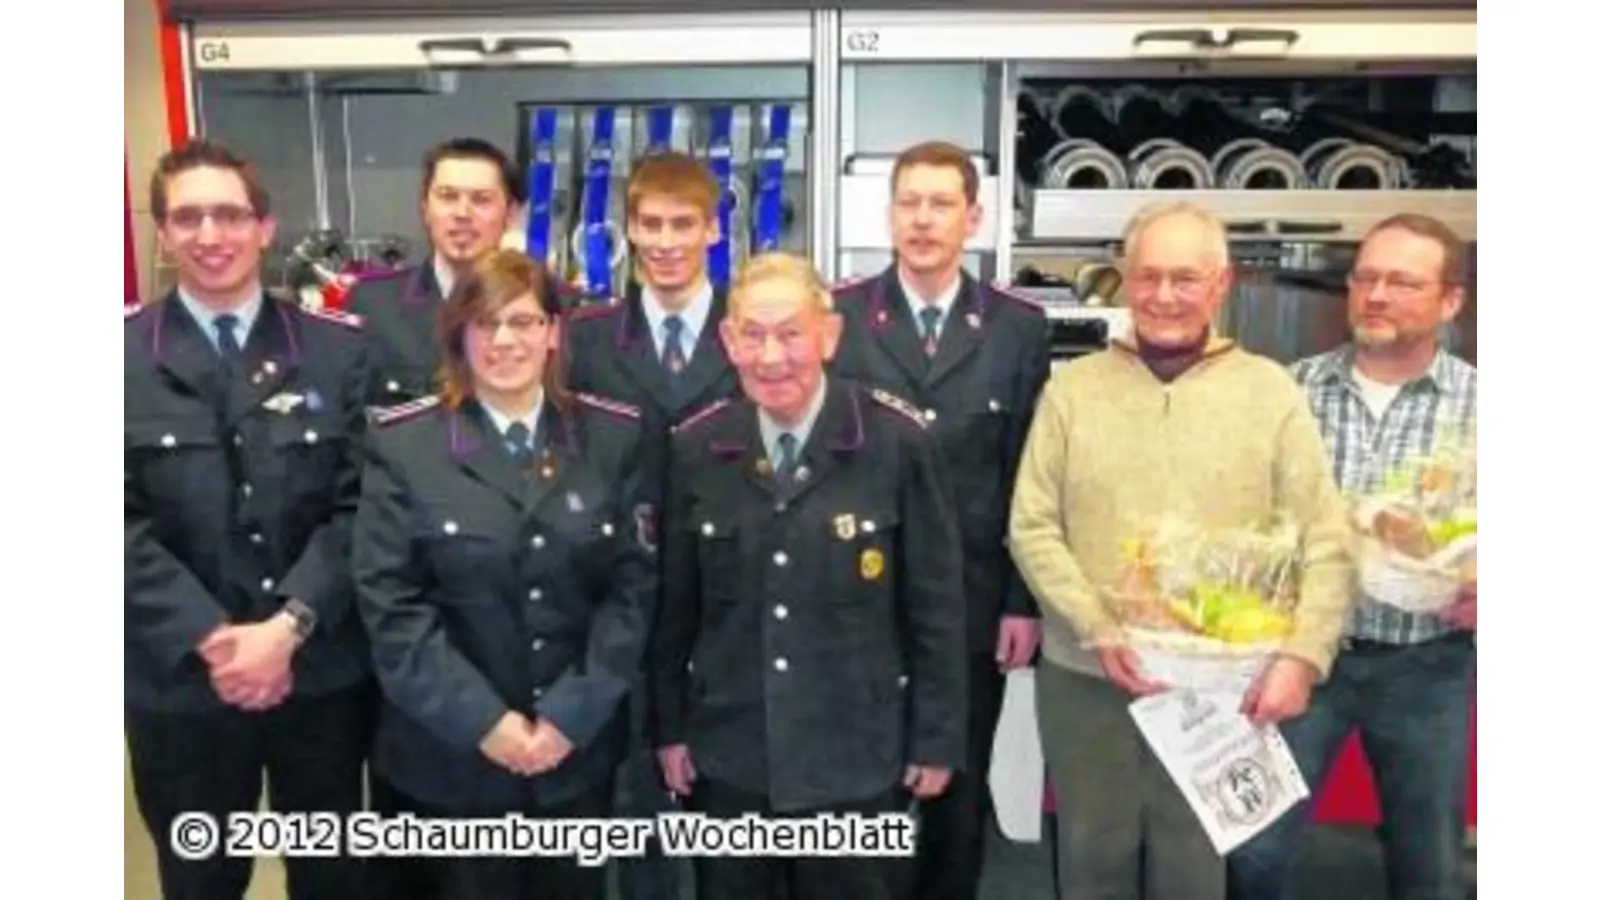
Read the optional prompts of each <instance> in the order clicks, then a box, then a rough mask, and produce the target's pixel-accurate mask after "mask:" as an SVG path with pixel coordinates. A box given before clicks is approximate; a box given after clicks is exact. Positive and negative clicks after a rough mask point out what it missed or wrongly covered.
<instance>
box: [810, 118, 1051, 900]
mask: <svg viewBox="0 0 1600 900" xmlns="http://www.w3.org/2000/svg"><path fill="white" fill-rule="evenodd" d="M891 184H892V191H893V194H892V197H893V200H892V202H893V207H892V209H891V210H890V212H889V217H890V225H891V231H892V233H893V237H894V246H895V262H894V264H893V265H891V266H890V267H889V268H888V269H886V270H885V271H883V272H880V273H879V274H877V275H875V276H872V277H870V278H866V279H862V280H859V281H855V282H852V283H849V284H846V285H842V286H839V287H836V288H835V290H834V297H835V300H834V303H835V308H836V309H837V310H838V311H839V313H840V314H841V315H842V316H843V317H844V321H845V328H844V338H843V340H842V341H841V343H840V347H839V353H838V355H837V356H836V357H835V358H834V361H833V364H832V366H831V368H830V371H832V372H833V373H835V374H837V375H838V376H840V377H841V378H851V379H856V380H859V381H862V382H865V383H867V384H870V385H873V386H875V387H881V388H884V389H886V390H888V391H889V392H891V393H894V394H898V395H899V396H901V397H904V398H905V399H906V400H908V401H910V402H911V403H912V404H914V405H915V406H917V407H918V409H919V410H921V415H922V417H923V419H924V420H925V421H926V422H927V423H928V427H929V431H930V432H931V433H932V435H933V438H934V441H935V443H936V444H937V445H938V448H939V451H940V453H941V456H942V459H943V462H944V464H945V474H946V481H947V483H948V484H949V486H950V489H951V491H952V496H953V499H954V503H955V515H956V521H957V522H958V523H959V526H960V531H961V545H962V556H963V558H962V571H963V573H964V585H963V589H964V594H965V598H966V608H967V655H966V660H965V662H964V663H963V669H964V671H965V672H966V673H967V680H968V685H969V696H970V704H969V707H968V709H969V716H970V723H969V725H968V729H967V739H968V741H969V747H968V751H967V754H966V757H965V759H964V765H963V766H962V767H961V768H962V771H961V772H960V773H958V774H957V775H956V776H955V779H954V781H953V782H952V783H951V785H950V790H949V791H948V792H946V793H945V794H944V796H942V797H940V798H939V799H937V800H935V801H933V802H932V803H930V804H928V806H927V808H926V809H925V810H924V815H923V820H922V831H921V834H920V846H919V849H918V858H917V864H916V867H915V874H914V882H915V883H914V886H913V887H912V888H911V894H910V896H912V897H915V898H917V900H944V898H948V900H976V897H977V895H978V881H979V876H980V875H981V873H982V869H983V834H984V831H985V829H986V824H985V823H986V821H987V817H988V813H989V810H990V807H991V803H990V800H989V787H988V779H989V759H990V755H991V751H992V750H993V747H994V732H995V725H996V723H997V722H998V721H999V718H1000V701H1001V698H1002V696H1003V694H1004V691H1005V673H1006V672H1008V671H1010V670H1012V669H1016V668H1019V667H1024V666H1028V665H1031V664H1032V661H1033V656H1034V653H1035V651H1036V650H1037V649H1038V645H1039V619H1038V616H1039V611H1038V606H1037V604H1036V603H1035V602H1034V600H1033V598H1032V597H1031V596H1030V595H1029V593H1028V591H1027V589H1026V588H1025V587H1024V586H1023V583H1022V581H1021V579H1020V578H1018V576H1017V573H1016V568H1015V566H1014V565H1013V564H1012V562H1011V557H1010V555H1009V554H1008V553H1007V552H1006V547H1005V532H1006V521H1007V515H1008V510H1009V509H1010V503H1011V489H1012V485H1013V484H1014V483H1015V480H1016V472H1017V463H1018V460H1020V459H1021V456H1022V447H1023V443H1024V440H1025V439H1026V437H1027V433H1028V425H1029V423H1030V422H1031V421H1032V417H1033V408H1034V404H1035V402H1036V401H1037V399H1038V396H1039V392H1040V391H1041V390H1043V388H1044V383H1045V380H1046V379H1047V378H1048V377H1049V374H1050V344H1049V328H1048V325H1047V322H1046V320H1045V316H1044V313H1043V312H1042V311H1041V310H1040V309H1039V308H1038V307H1036V306H1034V305H1033V304H1032V303H1030V302H1028V301H1026V300H1023V299H1021V298H1018V297H1016V296H1014V295H1012V294H1008V293H1006V292H1005V291H1002V290H999V289H997V288H994V287H991V286H989V285H986V284H983V283H980V282H978V281H977V280H975V279H973V278H972V277H971V276H970V275H968V274H967V273H966V272H965V271H963V269H962V267H961V256H962V252H963V249H964V245H965V242H966V241H967V240H968V239H970V238H971V237H972V235H973V234H975V233H976V232H977V229H978V225H979V222H980V221H981V219H982V216H983V210H982V208H981V207H979V206H978V203H977V196H978V173H977V170H976V168H975V167H974V166H973V164H972V161H971V159H970V158H969V156H968V154H967V153H966V152H965V151H963V150H961V149H960V148H958V147H955V146H953V145H950V144H944V143H928V144H920V145H917V146H914V147H911V148H909V149H907V150H905V151H904V152H903V153H901V154H900V156H899V158H898V159H897V160H896V161H895V165H894V169H893V171H892V175H891Z"/></svg>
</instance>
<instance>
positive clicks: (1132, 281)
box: [1128, 269, 1212, 300]
mask: <svg viewBox="0 0 1600 900" xmlns="http://www.w3.org/2000/svg"><path fill="white" fill-rule="evenodd" d="M1211 280H1212V276H1211V273H1209V272H1203V271H1199V270H1195V269H1178V270H1176V271H1172V272H1163V271H1160V270H1157V269H1139V270H1138V271H1136V272H1134V273H1133V275H1132V277H1130V278H1129V279H1128V288H1129V290H1130V291H1132V292H1133V293H1135V294H1139V295H1142V296H1149V295H1152V294H1156V293H1159V292H1160V291H1161V284H1162V283H1163V282H1169V283H1171V285H1172V293H1173V295H1174V296H1176V297H1178V298H1179V299H1181V300H1196V299H1199V298H1200V297H1202V296H1204V295H1205V292H1206V288H1208V287H1209V286H1210V284H1211Z"/></svg>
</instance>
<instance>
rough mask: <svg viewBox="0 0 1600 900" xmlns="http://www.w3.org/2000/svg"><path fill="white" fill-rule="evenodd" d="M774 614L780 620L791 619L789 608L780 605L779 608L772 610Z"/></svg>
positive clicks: (775, 607)
mask: <svg viewBox="0 0 1600 900" xmlns="http://www.w3.org/2000/svg"><path fill="white" fill-rule="evenodd" d="M772 614H773V615H774V616H777V617H778V618H780V619H787V618H789V607H787V606H784V605H783V604H782V603H779V604H778V605H777V606H774V607H773V608H772Z"/></svg>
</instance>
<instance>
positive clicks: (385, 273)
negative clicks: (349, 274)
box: [356, 266, 417, 284]
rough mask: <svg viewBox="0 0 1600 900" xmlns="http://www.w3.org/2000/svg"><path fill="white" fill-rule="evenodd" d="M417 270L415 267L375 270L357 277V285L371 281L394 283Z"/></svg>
mask: <svg viewBox="0 0 1600 900" xmlns="http://www.w3.org/2000/svg"><path fill="white" fill-rule="evenodd" d="M416 270H417V269H416V267H415V266H401V267H400V268H398V269H373V270H372V271H370V272H363V273H361V274H360V275H359V276H357V278H356V284H366V283H367V282H369V281H393V280H394V279H396V278H404V277H406V276H408V275H410V274H411V273H413V272H415V271H416Z"/></svg>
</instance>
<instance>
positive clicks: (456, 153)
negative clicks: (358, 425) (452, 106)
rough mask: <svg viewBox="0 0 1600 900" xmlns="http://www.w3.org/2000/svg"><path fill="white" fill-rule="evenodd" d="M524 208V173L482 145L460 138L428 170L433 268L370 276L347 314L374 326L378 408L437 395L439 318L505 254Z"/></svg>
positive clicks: (429, 264) (426, 207)
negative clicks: (476, 268) (459, 291)
mask: <svg viewBox="0 0 1600 900" xmlns="http://www.w3.org/2000/svg"><path fill="white" fill-rule="evenodd" d="M522 202H523V188H522V179H521V177H520V176H519V175H518V174H517V167H516V165H515V164H514V163H512V161H511V159H510V158H509V157H508V156H506V154H505V153H504V152H502V151H501V150H500V148H498V147H496V146H495V145H493V144H491V143H489V142H488V141H485V140H481V139H479V138H472V137H462V138H452V139H450V140H447V141H444V142H443V143H441V144H439V145H437V146H435V147H434V148H433V149H431V150H429V151H428V154H427V156H426V157H424V159H423V162H422V202H421V207H422V223H423V225H424V227H425V228H426V229H427V232H428V243H429V246H430V250H431V252H430V254H429V257H428V259H427V260H426V261H424V262H422V263H420V264H418V265H415V266H411V267H408V268H404V269H398V270H396V271H393V272H383V273H379V274H376V275H369V276H367V277H365V278H363V279H361V281H360V282H359V283H357V284H356V286H355V287H354V288H352V289H351V291H350V296H349V298H348V299H347V300H346V301H345V305H344V308H345V309H346V310H348V311H350V312H352V313H355V314H357V315H359V316H361V317H362V318H363V319H365V320H366V323H367V331H368V333H369V334H371V336H372V342H373V349H372V356H373V366H374V368H375V370H376V378H375V379H374V381H375V385H376V392H375V395H374V396H373V397H372V400H371V402H372V404H373V405H377V406H389V405H394V404H398V403H404V402H406V401H408V400H415V399H417V398H419V397H425V396H428V395H430V394H432V393H433V392H434V391H435V389H436V387H437V386H436V385H435V383H434V382H435V379H436V377H437V376H438V371H439V351H438V335H437V328H438V318H439V309H440V307H441V306H443V304H444V299H445V298H446V297H448V296H449V295H450V288H451V287H452V286H454V285H455V283H456V279H457V277H458V276H459V275H460V274H461V273H464V272H466V271H468V270H469V269H470V268H471V266H472V264H473V263H474V262H477V261H478V260H479V259H481V258H482V257H484V256H485V255H487V254H488V253H489V252H490V251H491V250H495V249H497V248H499V247H500V245H501V243H502V242H503V241H504V239H505V233H506V229H507V227H508V226H509V225H510V223H511V217H512V215H513V213H514V211H515V210H516V209H517V208H518V207H519V206H520V205H521V203H522Z"/></svg>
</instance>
